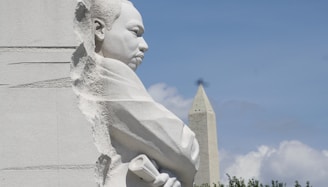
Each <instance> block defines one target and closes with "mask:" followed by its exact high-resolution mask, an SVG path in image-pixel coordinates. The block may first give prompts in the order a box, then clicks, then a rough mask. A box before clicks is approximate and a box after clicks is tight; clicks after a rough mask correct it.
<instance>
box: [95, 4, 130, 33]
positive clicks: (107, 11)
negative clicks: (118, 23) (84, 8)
mask: <svg viewBox="0 0 328 187" xmlns="http://www.w3.org/2000/svg"><path fill="white" fill-rule="evenodd" d="M122 3H130V4H132V3H131V2H130V1H128V0H92V3H91V7H90V12H91V18H92V19H94V18H98V19H100V20H102V21H104V22H105V24H106V26H107V27H111V25H112V24H113V22H114V21H115V20H116V19H117V18H118V17H119V16H120V13H121V7H122Z"/></svg>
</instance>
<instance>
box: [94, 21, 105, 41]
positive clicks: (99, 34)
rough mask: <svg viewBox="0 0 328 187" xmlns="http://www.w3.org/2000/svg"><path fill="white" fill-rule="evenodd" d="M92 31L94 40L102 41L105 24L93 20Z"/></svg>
mask: <svg viewBox="0 0 328 187" xmlns="http://www.w3.org/2000/svg"><path fill="white" fill-rule="evenodd" d="M93 29H94V31H95V39H96V41H103V40H104V38H105V29H106V25H105V22H104V21H102V20H100V19H94V20H93Z"/></svg>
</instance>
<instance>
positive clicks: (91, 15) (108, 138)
mask: <svg viewBox="0 0 328 187" xmlns="http://www.w3.org/2000/svg"><path fill="white" fill-rule="evenodd" d="M75 18H76V19H75V30H76V32H77V34H78V35H79V36H80V38H81V40H82V44H81V45H80V46H79V47H78V48H77V50H76V51H75V53H74V54H73V57H72V65H71V77H72V79H73V90H74V92H75V93H76V94H77V96H78V100H79V107H80V109H81V111H82V113H83V114H84V115H85V116H86V118H87V119H88V120H89V121H90V122H91V124H92V130H93V136H94V139H95V145H96V147H97V149H98V151H99V152H100V153H101V156H100V157H99V159H98V163H97V169H96V170H97V176H98V178H97V182H98V184H99V186H104V187H109V186H110V187H150V186H164V187H179V186H183V187H192V185H193V180H194V176H195V173H196V171H197V168H198V162H199V157H198V153H199V147H198V143H197V140H196V139H195V135H194V133H193V132H192V131H191V130H190V129H189V128H188V127H187V126H186V125H185V124H184V123H183V122H182V121H181V120H180V119H179V118H178V117H176V116H175V115H174V114H173V113H171V112H170V111H168V110H167V109H166V108H165V107H163V106H162V105H160V104H159V103H157V102H155V101H154V100H153V99H152V98H151V97H150V96H149V94H148V93H147V91H146V89H145V88H144V86H143V84H142V82H141V81H140V79H139V78H138V76H137V75H136V74H135V72H134V70H136V69H137V67H138V65H139V64H140V63H141V62H142V60H143V57H144V53H145V52H146V51H147V49H148V46H147V43H146V42H145V40H144V39H143V37H142V35H143V32H144V26H143V22H142V17H141V15H140V13H139V12H138V10H137V9H136V8H135V7H134V6H133V4H132V3H131V2H129V1H127V0H85V1H80V2H79V3H78V6H77V9H76V13H75Z"/></svg>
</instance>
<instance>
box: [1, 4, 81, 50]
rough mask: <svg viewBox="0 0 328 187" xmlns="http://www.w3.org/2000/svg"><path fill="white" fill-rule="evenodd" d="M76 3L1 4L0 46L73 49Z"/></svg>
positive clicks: (74, 42)
mask: <svg viewBox="0 0 328 187" xmlns="http://www.w3.org/2000/svg"><path fill="white" fill-rule="evenodd" d="M75 4H76V1H75V0H56V1H52V0H29V1H21V0H1V1H0V33H1V37H0V46H73V45H75V44H76V43H77V42H76V36H75V35H74V32H72V29H71V28H72V22H73V16H74V9H75Z"/></svg>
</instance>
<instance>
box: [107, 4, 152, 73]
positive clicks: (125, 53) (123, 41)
mask: <svg viewBox="0 0 328 187" xmlns="http://www.w3.org/2000/svg"><path fill="white" fill-rule="evenodd" d="M143 33H144V26H143V22H142V17H141V15H140V13H139V12H138V10H137V9H136V8H135V7H134V6H133V5H131V4H128V3H122V10H121V14H120V16H119V17H118V18H117V19H116V21H114V23H113V25H112V27H111V28H106V29H105V33H104V40H103V44H102V49H101V53H102V55H103V56H104V57H106V58H113V59H117V60H120V61H122V62H123V63H125V64H127V65H128V66H129V67H130V68H132V69H133V70H136V68H137V67H138V65H139V64H140V63H141V62H142V59H143V57H144V53H145V52H146V51H147V50H148V45H147V43H146V41H145V40H144V38H143V37H142V35H143Z"/></svg>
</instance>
